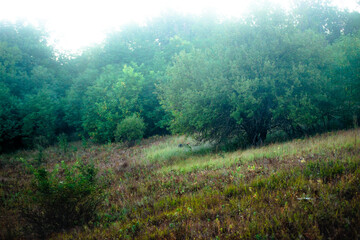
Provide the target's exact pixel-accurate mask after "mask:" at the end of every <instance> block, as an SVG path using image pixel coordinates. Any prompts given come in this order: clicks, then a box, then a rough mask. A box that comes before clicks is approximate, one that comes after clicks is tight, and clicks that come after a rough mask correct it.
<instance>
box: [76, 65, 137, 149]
mask: <svg viewBox="0 0 360 240" xmlns="http://www.w3.org/2000/svg"><path fill="white" fill-rule="evenodd" d="M134 67H135V68H136V65H134ZM142 86H143V76H142V74H140V73H137V72H136V71H135V69H134V68H133V67H130V66H126V65H125V66H124V67H123V68H120V67H119V66H116V65H108V66H106V67H105V68H104V70H103V72H102V74H101V75H100V77H99V78H98V79H97V80H96V83H95V85H94V86H91V87H89V88H88V90H87V91H86V96H85V99H84V109H83V113H82V126H83V128H84V131H85V132H86V133H88V134H89V136H90V137H92V138H93V139H94V140H95V141H97V142H107V141H113V140H114V131H115V128H116V125H117V124H118V123H119V122H120V121H121V120H122V119H124V118H125V116H127V115H129V114H130V113H133V112H141V109H142V108H141V105H139V94H140V92H141V90H142Z"/></svg>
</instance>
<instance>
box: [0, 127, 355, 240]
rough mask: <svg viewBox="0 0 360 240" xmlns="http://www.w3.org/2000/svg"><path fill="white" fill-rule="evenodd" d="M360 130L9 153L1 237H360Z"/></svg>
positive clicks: (4, 164)
mask: <svg viewBox="0 0 360 240" xmlns="http://www.w3.org/2000/svg"><path fill="white" fill-rule="evenodd" d="M359 134H360V130H348V131H337V132H329V133H325V134H322V135H316V136H313V137H307V138H303V139H296V140H292V141H289V142H284V143H273V144H268V145H266V146H262V147H257V148H255V147H253V148H248V149H242V150H237V151H231V152H225V151H221V150H218V149H216V148H214V147H213V146H212V144H210V143H203V144H199V143H197V142H196V141H194V140H193V139H191V138H188V137H185V136H171V137H169V136H165V137H152V138H149V139H146V140H142V141H141V142H138V143H137V144H136V145H135V146H133V147H127V146H126V145H124V144H121V143H108V144H104V145H98V144H94V143H91V142H86V141H83V142H73V143H68V142H67V141H59V144H58V145H56V146H52V147H48V148H44V149H40V150H31V151H24V150H23V151H18V152H16V153H13V154H3V155H1V156H0V159H1V165H0V167H1V168H0V181H1V182H0V184H1V185H0V199H1V200H0V201H1V205H0V216H1V217H0V225H1V230H0V238H1V239H25V238H48V239H358V238H360V231H359V229H360V194H359V193H360V167H359V166H360V143H359V139H358V136H359ZM59 199H60V200H59ZM51 219H57V221H54V220H51Z"/></svg>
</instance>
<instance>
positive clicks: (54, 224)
mask: <svg viewBox="0 0 360 240" xmlns="http://www.w3.org/2000/svg"><path fill="white" fill-rule="evenodd" d="M30 170H31V172H32V174H33V176H34V177H33V183H32V189H31V191H29V192H27V194H26V197H25V201H26V207H24V208H23V209H22V213H23V216H24V218H25V219H26V220H27V221H28V222H29V223H30V224H31V226H32V228H33V231H34V232H36V233H37V234H38V235H39V236H40V237H45V236H46V235H47V234H48V233H51V232H54V231H59V230H61V229H66V228H71V227H74V226H77V225H83V224H86V223H88V222H89V221H91V220H93V219H94V218H95V216H96V209H97V207H98V206H99V204H100V203H101V202H102V194H101V189H102V187H101V185H100V182H99V180H98V179H97V177H96V174H97V169H96V168H95V166H94V164H84V163H79V162H77V163H75V164H74V165H73V166H71V167H70V166H67V165H66V164H65V163H64V162H62V163H61V165H60V166H59V165H57V166H56V167H55V169H54V170H53V171H52V172H49V171H47V170H46V169H45V168H38V169H36V168H33V167H32V166H30Z"/></svg>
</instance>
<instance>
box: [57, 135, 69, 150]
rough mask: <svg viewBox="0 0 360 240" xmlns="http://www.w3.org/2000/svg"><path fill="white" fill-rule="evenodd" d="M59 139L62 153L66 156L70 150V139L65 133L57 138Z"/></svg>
mask: <svg viewBox="0 0 360 240" xmlns="http://www.w3.org/2000/svg"><path fill="white" fill-rule="evenodd" d="M57 139H58V144H59V147H60V149H61V151H62V152H63V154H66V153H67V151H68V149H69V143H68V137H67V136H66V134H65V133H62V134H60V135H59V136H58V137H57Z"/></svg>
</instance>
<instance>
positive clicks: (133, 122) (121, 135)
mask: <svg viewBox="0 0 360 240" xmlns="http://www.w3.org/2000/svg"><path fill="white" fill-rule="evenodd" d="M144 131H145V123H144V120H143V119H142V118H140V117H138V116H137V115H136V114H133V115H132V116H130V117H126V118H125V119H124V120H122V121H121V122H120V123H119V124H118V125H117V127H116V130H115V139H116V141H127V142H129V143H130V145H133V144H134V143H135V141H137V140H140V139H142V137H143V136H144Z"/></svg>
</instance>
